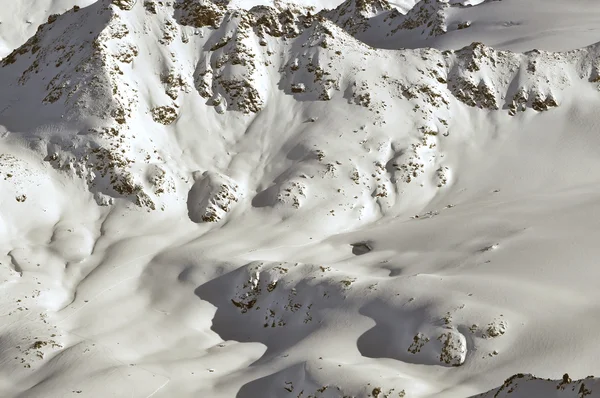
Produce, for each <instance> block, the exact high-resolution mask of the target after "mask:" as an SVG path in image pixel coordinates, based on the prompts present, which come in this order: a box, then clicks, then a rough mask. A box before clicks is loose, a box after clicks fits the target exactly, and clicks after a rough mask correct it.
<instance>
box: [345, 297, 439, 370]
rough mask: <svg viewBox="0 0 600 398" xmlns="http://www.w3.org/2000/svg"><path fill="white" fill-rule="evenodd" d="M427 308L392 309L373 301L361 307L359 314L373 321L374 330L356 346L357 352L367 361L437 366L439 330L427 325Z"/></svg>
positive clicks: (380, 302) (387, 305) (385, 304)
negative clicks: (379, 359)
mask: <svg viewBox="0 0 600 398" xmlns="http://www.w3.org/2000/svg"><path fill="white" fill-rule="evenodd" d="M428 312H429V310H428V307H427V306H416V305H415V306H412V308H411V309H409V310H408V309H404V308H394V307H391V306H390V304H389V303H387V302H384V301H381V300H375V301H373V302H370V303H368V304H366V305H365V306H363V307H362V308H361V309H360V314H362V315H365V316H368V317H369V318H371V319H373V320H374V321H375V326H374V327H372V328H371V329H369V330H368V331H366V332H365V333H364V334H363V335H361V336H360V337H359V338H358V340H357V342H356V345H357V348H358V350H359V352H360V353H361V354H362V355H363V356H365V357H368V358H389V359H395V360H398V361H402V362H406V363H413V364H424V365H440V351H441V347H440V345H441V344H440V342H439V341H438V340H437V337H438V335H439V334H441V333H443V331H440V330H438V329H441V328H440V326H436V325H432V324H431V322H430V321H428V319H429V317H428Z"/></svg>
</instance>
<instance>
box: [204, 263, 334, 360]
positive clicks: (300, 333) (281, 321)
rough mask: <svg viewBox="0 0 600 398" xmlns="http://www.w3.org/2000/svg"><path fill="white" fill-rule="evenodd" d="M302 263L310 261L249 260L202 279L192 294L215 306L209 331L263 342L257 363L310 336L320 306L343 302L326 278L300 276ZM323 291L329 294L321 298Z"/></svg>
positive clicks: (221, 335) (240, 339) (314, 328)
mask: <svg viewBox="0 0 600 398" xmlns="http://www.w3.org/2000/svg"><path fill="white" fill-rule="evenodd" d="M305 267H312V266H310V265H304V264H288V263H279V262H278V263H269V262H252V263H249V264H246V265H244V266H242V267H240V268H238V269H236V270H234V271H232V272H229V273H227V274H225V275H222V276H220V277H218V278H215V279H213V280H211V281H209V282H206V283H205V284H203V285H201V286H199V287H198V288H196V290H195V294H196V295H197V296H198V297H200V298H201V299H202V300H205V301H208V302H209V303H211V304H213V305H214V306H215V307H217V311H216V313H215V316H214V318H213V321H212V330H213V331H215V332H216V333H217V334H218V335H219V336H220V337H221V338H222V339H224V340H235V341H239V342H260V343H262V344H264V345H266V346H267V351H266V352H265V354H264V355H263V357H262V358H261V359H260V360H259V361H258V362H259V363H260V362H263V361H266V360H268V359H269V358H271V357H273V356H276V355H278V353H280V352H282V351H284V350H286V349H289V348H290V347H293V346H294V345H296V344H297V343H298V342H299V341H301V340H303V339H304V338H306V337H307V336H309V335H310V334H311V333H313V332H314V331H315V330H317V328H318V326H319V325H318V324H319V323H320V321H319V316H320V315H319V313H320V311H321V310H322V309H324V308H328V307H334V306H336V305H340V304H341V303H342V302H343V299H342V298H341V297H339V295H337V294H336V293H335V292H333V291H332V290H333V289H332V288H331V286H329V285H328V284H327V282H325V281H317V282H315V280H312V281H310V282H307V281H305V280H303V279H302V276H304V274H305V273H306V268H305ZM315 268H317V267H315ZM296 275H297V276H299V278H295V276H296ZM326 292H327V294H329V295H330V296H329V298H328V299H327V301H323V300H321V298H322V297H323V296H324V293H326Z"/></svg>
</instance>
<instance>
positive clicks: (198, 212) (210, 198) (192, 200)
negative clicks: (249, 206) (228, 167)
mask: <svg viewBox="0 0 600 398" xmlns="http://www.w3.org/2000/svg"><path fill="white" fill-rule="evenodd" d="M240 198H241V193H240V188H239V186H238V184H237V183H236V182H235V181H233V180H232V179H231V178H229V177H227V176H225V175H223V174H219V173H214V172H209V171H207V172H204V173H203V174H202V176H201V177H200V178H199V179H197V181H196V183H195V184H194V186H193V187H192V189H191V190H190V192H189V195H188V215H189V217H190V219H191V220H192V221H194V222H197V223H201V222H218V221H221V220H222V219H223V218H224V217H225V216H226V215H227V213H229V212H230V211H231V210H232V208H233V206H234V205H235V204H236V203H237V202H238V200H239V199H240Z"/></svg>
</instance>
